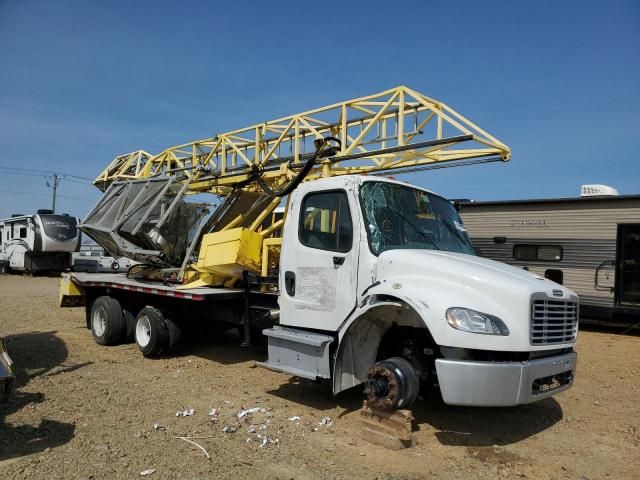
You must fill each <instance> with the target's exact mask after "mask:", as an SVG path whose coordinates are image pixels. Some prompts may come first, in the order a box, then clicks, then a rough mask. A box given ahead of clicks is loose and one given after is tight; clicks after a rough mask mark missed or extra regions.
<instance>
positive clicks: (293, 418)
mask: <svg viewBox="0 0 640 480" xmlns="http://www.w3.org/2000/svg"><path fill="white" fill-rule="evenodd" d="M289 420H291V421H292V422H297V421H298V420H300V417H299V416H298V415H294V416H293V417H289Z"/></svg>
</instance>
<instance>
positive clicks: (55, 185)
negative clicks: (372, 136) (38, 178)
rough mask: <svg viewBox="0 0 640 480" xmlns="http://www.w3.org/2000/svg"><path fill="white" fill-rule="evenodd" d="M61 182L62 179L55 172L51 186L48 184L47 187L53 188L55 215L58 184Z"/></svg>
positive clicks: (52, 202)
mask: <svg viewBox="0 0 640 480" xmlns="http://www.w3.org/2000/svg"><path fill="white" fill-rule="evenodd" d="M60 180H61V179H60V177H58V174H57V173H55V172H54V173H53V176H52V177H51V184H49V182H47V186H48V187H52V188H53V198H52V199H51V210H52V211H53V213H56V193H57V191H58V184H59V183H60Z"/></svg>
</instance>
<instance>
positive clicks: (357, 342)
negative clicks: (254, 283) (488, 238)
mask: <svg viewBox="0 0 640 480" xmlns="http://www.w3.org/2000/svg"><path fill="white" fill-rule="evenodd" d="M279 283H280V285H279V287H280V298H279V305H280V321H279V325H278V326H275V327H273V328H271V329H268V330H265V334H266V335H267V336H268V340H269V359H268V361H267V362H265V366H267V367H269V368H272V369H274V370H278V371H283V372H289V373H292V374H295V375H298V376H302V377H306V378H313V379H317V378H325V379H331V380H332V383H333V391H334V393H338V392H340V391H342V390H345V389H347V388H350V387H353V386H356V385H359V384H362V383H364V384H365V392H366V393H367V396H368V400H369V402H370V403H371V404H373V405H378V406H381V407H385V408H402V407H406V406H408V405H410V404H411V403H412V402H413V401H414V400H415V398H416V397H417V395H418V391H419V389H420V387H421V385H437V386H439V388H440V391H441V393H442V397H443V400H444V402H445V403H447V404H452V405H476V406H509V405H518V404H523V403H529V402H533V401H536V400H539V399H541V398H544V397H547V396H550V395H554V394H556V393H559V392H561V391H563V390H566V389H568V388H569V387H570V386H571V385H572V383H573V377H574V372H575V367H576V353H575V352H574V351H573V347H574V344H575V340H576V334H577V329H578V298H577V296H576V294H575V293H574V292H573V291H571V290H569V289H567V288H565V287H563V286H562V285H558V284H556V283H554V282H552V281H550V280H547V279H545V278H543V277H540V276H538V275H534V274H531V273H529V272H527V271H524V270H521V269H518V268H515V267H511V266H509V265H506V264H503V263H499V262H495V261H491V260H486V259H483V258H480V257H478V256H476V255H475V251H474V249H473V247H472V246H471V243H470V241H469V238H468V236H467V233H466V230H465V228H464V226H463V224H462V220H461V219H460V217H459V215H458V213H457V211H456V209H455V208H454V206H453V205H452V204H451V203H450V202H449V201H447V200H445V199H444V198H442V197H440V196H438V195H436V194H435V193H432V192H430V191H427V190H423V189H419V188H416V187H413V186H411V185H409V184H406V183H403V182H398V181H395V180H389V179H384V178H380V177H370V176H360V175H348V176H337V177H332V178H327V179H321V180H317V181H313V182H308V183H304V184H302V185H301V186H299V187H298V188H297V189H296V190H295V191H294V192H293V193H292V194H291V197H290V202H289V208H288V210H287V214H286V219H285V224H284V231H283V243H282V251H281V256H280V277H279Z"/></svg>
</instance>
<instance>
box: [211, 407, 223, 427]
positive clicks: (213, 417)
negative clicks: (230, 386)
mask: <svg viewBox="0 0 640 480" xmlns="http://www.w3.org/2000/svg"><path fill="white" fill-rule="evenodd" d="M219 413H220V412H218V409H217V408H211V411H210V412H209V420H211V423H212V424H216V423H218V415H219Z"/></svg>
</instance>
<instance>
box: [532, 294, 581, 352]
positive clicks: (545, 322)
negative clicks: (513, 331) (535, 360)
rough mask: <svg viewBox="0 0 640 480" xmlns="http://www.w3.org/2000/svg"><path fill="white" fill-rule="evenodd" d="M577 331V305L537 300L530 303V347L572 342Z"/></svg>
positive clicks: (558, 301)
mask: <svg viewBox="0 0 640 480" xmlns="http://www.w3.org/2000/svg"><path fill="white" fill-rule="evenodd" d="M577 331H578V303H577V302H569V301H563V300H550V299H539V300H533V301H532V303H531V345H548V344H553V343H567V342H573V341H574V340H575V339H576V333H577Z"/></svg>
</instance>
